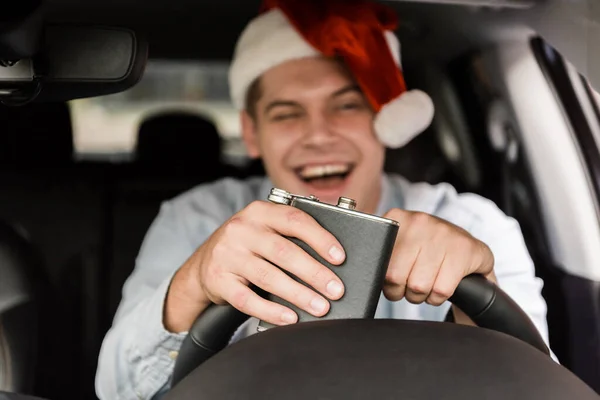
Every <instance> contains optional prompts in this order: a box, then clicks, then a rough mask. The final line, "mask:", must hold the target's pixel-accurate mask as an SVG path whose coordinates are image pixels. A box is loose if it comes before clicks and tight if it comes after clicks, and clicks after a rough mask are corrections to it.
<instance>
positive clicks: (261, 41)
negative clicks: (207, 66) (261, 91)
mask: <svg viewBox="0 0 600 400" xmlns="http://www.w3.org/2000/svg"><path fill="white" fill-rule="evenodd" d="M319 54H320V53H319V51H317V50H316V49H315V48H314V47H312V46H311V45H310V44H309V43H308V42H306V41H305V40H304V38H303V37H302V36H301V35H300V34H299V33H298V31H296V29H295V28H294V27H293V26H292V25H291V24H290V22H289V21H288V20H287V18H286V17H285V15H284V14H283V12H282V11H281V10H279V9H273V10H271V11H268V12H266V13H264V14H261V15H260V16H258V17H257V18H255V19H254V20H253V21H252V22H250V24H248V26H247V27H246V29H245V30H244V32H242V35H241V37H240V39H239V41H238V44H237V46H236V49H235V52H234V56H233V63H232V65H231V69H230V71H229V86H230V91H231V99H232V100H233V104H234V105H235V107H236V108H238V109H239V110H241V109H243V108H244V102H245V100H246V91H247V90H248V88H249V86H250V85H251V84H252V83H253V82H254V80H255V79H256V78H258V77H259V76H261V75H262V74H264V73H265V72H266V71H267V70H269V69H271V68H273V67H275V66H277V65H279V64H283V63H284V62H286V61H290V60H294V59H298V58H304V57H314V56H318V55H319Z"/></svg>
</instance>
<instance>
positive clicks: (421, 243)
mask: <svg viewBox="0 0 600 400" xmlns="http://www.w3.org/2000/svg"><path fill="white" fill-rule="evenodd" d="M263 11H264V12H263V13H261V14H260V16H258V17H257V18H256V19H255V20H253V21H252V22H251V23H250V25H249V26H248V27H247V29H246V30H245V31H244V32H243V34H242V36H241V38H240V40H239V42H238V45H237V48H236V51H235V55H234V61H233V65H232V69H231V74H230V83H231V92H232V98H233V101H234V103H235V105H236V106H237V107H239V109H240V110H241V113H240V114H241V126H242V134H243V138H244V141H245V143H246V146H247V149H248V152H249V154H250V155H251V156H253V157H260V158H261V159H262V161H263V163H264V166H265V169H266V171H267V174H268V178H264V179H262V178H253V179H249V180H246V181H237V180H233V179H224V180H221V181H218V182H216V183H212V184H207V185H202V186H200V187H197V188H195V189H193V190H191V191H190V192H188V193H185V194H183V195H181V196H179V197H177V198H175V199H173V200H171V201H169V202H166V203H165V204H163V206H162V208H161V210H160V213H159V215H158V217H157V219H156V220H155V221H154V223H153V225H152V227H151V228H150V230H149V232H148V234H147V237H146V238H145V241H144V243H143V246H142V248H141V250H140V254H139V257H138V259H137V264H136V268H135V271H134V272H133V274H132V275H131V277H130V278H129V279H128V281H127V283H126V284H125V287H124V291H123V300H122V303H121V305H120V308H119V310H118V312H117V315H116V317H115V320H114V325H113V327H112V329H111V330H110V331H109V333H108V334H107V336H106V338H105V341H104V344H103V347H102V351H101V354H100V360H99V366H98V374H97V382H96V388H97V393H98V396H99V397H100V398H101V399H138V398H141V399H150V398H158V397H159V396H160V394H161V393H164V392H165V391H166V390H168V389H169V380H170V377H171V373H172V370H173V366H174V363H175V360H176V357H177V350H178V349H179V347H180V345H181V342H182V340H183V338H184V337H185V334H186V331H187V330H188V329H189V328H190V326H191V325H192V323H193V322H194V320H195V319H196V318H197V316H198V315H199V314H201V313H202V312H203V311H204V310H205V309H206V308H207V307H208V306H209V305H210V304H211V303H217V304H225V303H230V304H232V305H233V306H234V307H236V308H238V309H239V310H241V311H243V312H245V313H247V314H249V315H250V316H252V317H254V318H251V319H250V320H249V322H248V323H246V324H245V325H244V327H243V328H242V329H240V330H239V331H238V332H237V334H236V335H235V338H234V340H239V339H240V338H242V337H244V336H246V335H248V334H253V333H255V332H256V322H257V321H258V319H263V320H266V321H268V322H271V323H273V324H276V325H286V324H293V323H295V322H296V321H297V315H296V314H295V313H294V312H292V311H291V310H289V309H287V308H285V307H283V306H280V305H278V304H275V303H272V302H269V301H267V300H265V299H263V298H261V297H260V296H258V295H257V294H256V293H255V292H253V291H252V290H251V289H250V288H249V286H250V284H254V285H256V286H258V287H260V288H262V289H264V290H266V291H267V292H270V293H273V294H275V295H277V296H280V297H282V298H284V299H286V300H288V301H290V302H291V303H293V304H296V305H297V306H298V307H301V308H302V309H304V310H306V311H307V312H309V313H311V314H313V315H316V316H322V315H325V314H326V313H327V311H328V309H329V307H330V302H331V301H334V300H336V299H339V298H340V297H341V296H342V295H343V293H344V285H343V283H342V282H341V281H340V280H339V279H337V277H336V275H335V274H333V273H332V271H330V270H329V269H327V268H325V267H324V266H323V265H321V264H319V263H318V262H317V261H315V260H314V259H313V258H311V257H310V256H309V255H308V254H306V253H304V252H303V251H302V250H301V249H300V248H299V247H297V246H295V245H294V244H293V243H292V242H291V241H289V240H287V239H285V238H284V237H283V236H285V235H288V236H294V237H297V238H299V239H301V240H303V241H305V242H306V243H308V244H309V245H310V246H311V247H313V248H314V249H315V250H316V251H317V252H318V253H319V254H320V255H321V256H323V257H324V258H325V259H327V260H328V261H330V262H331V263H333V264H336V265H339V264H341V263H342V262H343V260H344V257H345V253H344V249H343V248H342V246H341V245H340V244H339V242H338V241H337V240H336V238H335V237H333V236H332V235H331V234H330V233H329V232H327V231H325V230H324V229H323V228H321V227H320V226H319V225H318V224H317V223H316V222H315V221H314V220H313V219H312V218H311V217H310V216H308V215H307V214H304V213H302V212H301V211H299V210H297V209H295V208H292V207H288V206H284V205H277V204H272V203H269V202H267V201H265V200H266V198H267V195H268V193H269V191H270V189H271V188H272V187H274V186H275V187H279V188H283V189H285V190H288V191H290V192H292V193H295V194H301V195H309V194H314V195H316V196H317V197H318V198H320V199H321V201H324V202H331V203H335V202H336V201H337V199H338V197H340V196H346V197H350V198H353V199H355V200H356V201H357V204H358V207H357V208H358V209H359V210H360V211H363V212H368V213H373V214H377V215H382V216H385V217H387V218H391V219H394V220H396V221H398V222H400V231H399V234H398V239H397V242H396V246H395V248H394V252H393V255H392V260H391V262H390V265H389V268H388V272H387V275H386V281H385V286H384V292H383V295H382V297H381V299H380V302H379V305H378V309H377V314H376V317H384V318H401V319H424V320H434V321H442V320H444V319H445V317H446V315H447V313H448V311H449V310H451V312H452V315H453V317H454V320H455V322H457V323H462V324H473V322H472V321H470V320H469V318H468V317H467V316H466V315H464V314H463V313H462V312H461V311H460V310H458V309H456V308H454V307H453V308H452V309H450V307H451V306H450V305H449V304H448V302H447V301H446V300H447V299H448V298H449V297H450V296H451V295H452V293H453V292H454V290H455V288H456V286H457V284H458V283H459V281H460V280H461V279H462V278H463V277H464V276H466V275H469V274H471V273H479V274H482V275H484V276H486V277H487V278H488V279H490V280H492V281H495V282H497V283H498V284H499V285H500V286H501V287H502V288H503V289H504V290H505V291H506V292H507V293H508V294H509V295H510V296H511V297H513V298H514V299H515V301H516V302H517V303H518V304H519V305H520V306H521V307H522V308H523V309H524V310H525V311H526V313H527V314H528V315H529V316H530V317H531V319H532V320H533V322H534V323H535V325H536V326H537V328H538V329H539V331H540V332H541V334H542V336H543V337H544V338H546V340H547V327H546V321H545V315H546V305H545V303H544V301H543V298H542V297H541V294H540V291H541V286H542V284H541V282H540V280H539V279H537V278H536V277H535V276H534V267H533V265H532V262H531V259H530V257H529V255H528V253H527V250H526V247H525V244H524V242H523V238H522V235H521V233H520V230H519V227H518V225H517V223H516V222H515V221H514V220H512V219H510V218H507V217H506V216H505V215H503V214H502V213H501V211H500V210H499V209H498V208H497V207H495V206H494V205H493V204H492V203H491V202H489V201H487V200H485V199H482V198H480V197H477V196H475V195H470V194H462V195H459V194H457V193H456V192H455V191H454V190H453V188H452V187H450V186H449V185H445V184H442V185H437V186H431V185H427V184H413V183H409V182H408V181H406V180H405V179H403V178H401V177H398V176H390V175H385V174H383V161H384V148H385V146H390V147H393V146H396V147H397V146H402V145H404V144H405V143H407V142H408V141H409V140H410V139H412V138H413V137H414V136H415V135H417V134H418V133H420V132H421V131H422V130H423V129H425V128H426V127H427V125H428V124H429V123H430V121H431V118H432V114H433V105H432V103H431V100H429V98H428V96H427V95H426V94H424V93H422V92H419V91H407V90H406V87H405V86H404V81H403V77H402V73H401V69H400V68H399V66H400V56H399V45H398V42H397V39H396V38H395V36H394V35H393V34H391V33H390V31H391V30H393V29H394V27H395V16H394V15H393V13H392V12H391V11H390V10H388V9H387V8H383V7H381V6H379V5H375V4H373V3H368V2H362V1H361V2H340V1H339V0H313V1H302V2H298V1H293V0H287V1H283V0H280V1H276V0H272V1H271V0H268V1H266V2H265V8H264V10H263ZM167 134H168V133H167ZM268 261H270V262H272V263H273V264H275V265H277V266H279V267H280V268H282V269H284V270H287V271H289V272H291V273H293V274H295V275H297V276H298V277H299V278H300V279H302V280H304V281H305V282H307V283H309V284H310V285H311V286H312V287H314V288H315V289H316V290H315V291H313V290H310V289H308V288H307V287H305V286H303V285H301V284H299V283H297V282H295V281H294V280H292V279H291V278H289V277H288V276H287V275H286V274H285V273H284V272H282V271H281V270H279V269H278V268H276V267H275V266H273V265H272V264H271V263H269V262H268ZM340 268H343V266H340Z"/></svg>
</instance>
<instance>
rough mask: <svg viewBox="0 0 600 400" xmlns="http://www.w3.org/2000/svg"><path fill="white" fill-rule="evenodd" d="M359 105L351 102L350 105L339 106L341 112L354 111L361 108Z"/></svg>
mask: <svg viewBox="0 0 600 400" xmlns="http://www.w3.org/2000/svg"><path fill="white" fill-rule="evenodd" d="M361 107H362V106H361V104H359V103H357V102H352V103H344V104H342V105H341V106H340V109H342V110H356V109H359V108H361Z"/></svg>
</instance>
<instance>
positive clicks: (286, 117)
mask: <svg viewBox="0 0 600 400" xmlns="http://www.w3.org/2000/svg"><path fill="white" fill-rule="evenodd" d="M298 117H300V113H288V114H278V115H275V116H274V117H273V118H272V119H273V121H277V122H278V121H287V120H290V119H294V118H298Z"/></svg>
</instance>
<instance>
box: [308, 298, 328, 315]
mask: <svg viewBox="0 0 600 400" xmlns="http://www.w3.org/2000/svg"><path fill="white" fill-rule="evenodd" d="M310 307H311V308H312V309H313V311H314V312H316V313H317V314H322V313H324V312H325V309H326V308H327V302H326V301H325V300H323V299H322V298H320V297H315V298H314V299H312V300H311V302H310Z"/></svg>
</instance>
